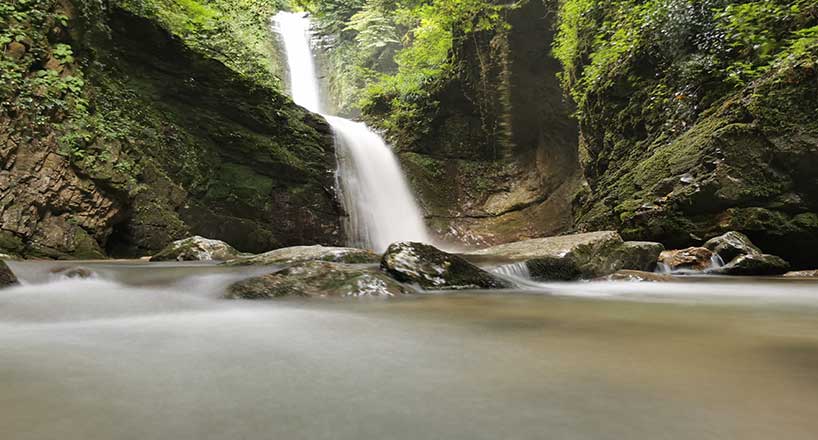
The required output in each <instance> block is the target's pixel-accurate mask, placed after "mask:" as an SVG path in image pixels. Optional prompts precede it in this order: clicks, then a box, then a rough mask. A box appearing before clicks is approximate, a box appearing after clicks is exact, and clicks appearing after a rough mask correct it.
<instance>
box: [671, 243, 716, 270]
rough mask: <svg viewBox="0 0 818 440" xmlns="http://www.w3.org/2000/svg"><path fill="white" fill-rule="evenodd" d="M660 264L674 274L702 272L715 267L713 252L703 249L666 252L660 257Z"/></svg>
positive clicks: (695, 248)
mask: <svg viewBox="0 0 818 440" xmlns="http://www.w3.org/2000/svg"><path fill="white" fill-rule="evenodd" d="M659 262H660V263H662V264H663V265H664V267H665V268H666V269H668V270H670V271H672V272H676V271H698V272H701V271H705V270H707V269H710V268H711V267H712V266H713V252H711V251H710V250H709V249H705V248H702V247H691V248H687V249H678V250H672V251H665V252H662V254H661V255H659Z"/></svg>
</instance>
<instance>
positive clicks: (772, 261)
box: [708, 254, 790, 276]
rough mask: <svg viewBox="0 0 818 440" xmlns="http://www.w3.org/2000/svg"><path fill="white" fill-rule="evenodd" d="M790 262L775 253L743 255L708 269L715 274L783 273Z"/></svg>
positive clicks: (751, 274)
mask: <svg viewBox="0 0 818 440" xmlns="http://www.w3.org/2000/svg"><path fill="white" fill-rule="evenodd" d="M788 270H790V264H789V263H787V262H786V261H784V259H783V258H781V257H776V256H775V255H767V254H761V255H742V256H740V257H738V258H736V259H735V260H733V261H731V262H730V263H728V264H726V265H724V266H722V267H719V268H715V269H711V270H709V271H708V273H710V274H714V275H744V276H770V275H783V274H785V273H787V271H788Z"/></svg>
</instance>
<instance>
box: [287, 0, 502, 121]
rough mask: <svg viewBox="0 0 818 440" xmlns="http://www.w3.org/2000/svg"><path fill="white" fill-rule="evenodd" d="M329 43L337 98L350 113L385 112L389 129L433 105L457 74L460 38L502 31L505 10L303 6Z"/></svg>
mask: <svg viewBox="0 0 818 440" xmlns="http://www.w3.org/2000/svg"><path fill="white" fill-rule="evenodd" d="M298 3H299V4H300V5H301V6H302V7H304V8H306V9H308V10H309V11H311V12H312V13H313V15H314V17H315V18H316V20H317V21H318V24H319V31H320V33H321V34H322V35H323V36H324V37H325V39H327V41H328V43H329V44H328V51H329V61H330V71H331V72H330V73H331V81H332V82H333V84H332V85H333V90H332V91H333V94H334V95H335V96H336V97H337V98H338V101H339V107H341V108H342V109H343V110H346V111H348V112H354V111H357V110H360V109H363V110H364V111H368V110H373V109H374V108H378V107H387V111H386V112H385V113H386V114H388V116H387V120H386V121H384V124H383V125H385V126H387V127H388V126H390V125H396V124H402V123H403V122H402V121H407V120H414V119H415V118H416V117H417V116H418V113H420V112H423V111H424V110H423V109H424V107H426V106H429V105H432V106H433V105H434V102H433V97H432V96H433V92H434V90H435V85H436V84H439V83H440V82H441V81H442V80H444V79H446V78H447V77H448V76H449V75H450V74H451V73H452V69H453V65H452V59H451V54H450V52H451V50H452V46H453V42H454V41H455V39H456V38H467V37H468V36H469V35H470V34H472V33H475V32H480V31H486V30H490V29H494V28H496V27H498V26H503V25H504V21H503V19H502V14H501V12H502V10H503V9H504V8H505V7H507V6H502V5H497V4H495V3H494V2H492V1H487V0H360V1H351V2H343V4H341V3H339V2H335V1H330V0H326V1H322V0H312V1H301V2H298Z"/></svg>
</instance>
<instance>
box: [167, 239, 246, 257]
mask: <svg viewBox="0 0 818 440" xmlns="http://www.w3.org/2000/svg"><path fill="white" fill-rule="evenodd" d="M240 255H241V252H239V251H237V250H236V249H235V248H233V246H230V245H229V244H227V243H225V242H223V241H219V240H210V239H207V238H204V237H199V236H195V237H190V238H186V239H184V240H178V241H174V242H173V243H171V244H170V245H168V246H167V247H166V248H165V249H163V250H162V251H161V252H159V253H158V254H156V255H154V256H153V257H151V261H226V260H231V259H234V258H237V257H239V256H240Z"/></svg>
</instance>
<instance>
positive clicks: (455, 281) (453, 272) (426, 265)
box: [381, 242, 512, 290]
mask: <svg viewBox="0 0 818 440" xmlns="http://www.w3.org/2000/svg"><path fill="white" fill-rule="evenodd" d="M381 268H382V269H383V270H384V271H386V273H388V274H389V275H390V276H392V277H393V278H395V279H396V280H398V281H401V282H404V283H413V284H417V285H419V286H420V287H421V288H423V289H425V290H459V289H499V288H509V287H511V286H512V285H511V283H509V282H508V281H505V280H503V279H501V278H498V277H496V276H494V275H492V274H491V273H489V272H486V271H484V270H483V269H480V268H479V267H477V266H475V265H473V264H471V263H469V262H468V261H466V260H465V259H464V258H462V257H459V256H457V255H453V254H449V253H446V252H443V251H441V250H440V249H437V248H436V247H434V246H430V245H428V244H423V243H411V242H403V243H395V244H393V245H391V246H389V249H387V250H386V253H385V254H384V255H383V259H382V260H381Z"/></svg>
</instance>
